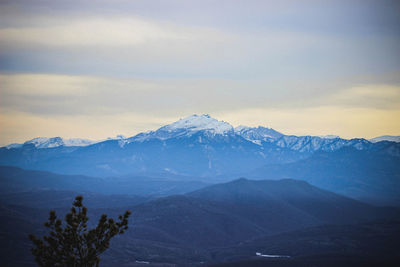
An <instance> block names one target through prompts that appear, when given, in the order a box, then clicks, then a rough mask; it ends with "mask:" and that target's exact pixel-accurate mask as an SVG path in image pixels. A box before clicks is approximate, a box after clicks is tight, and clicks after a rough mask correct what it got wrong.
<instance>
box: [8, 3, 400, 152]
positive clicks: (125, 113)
mask: <svg viewBox="0 0 400 267" xmlns="http://www.w3.org/2000/svg"><path fill="white" fill-rule="evenodd" d="M194 113H198V114H199V113H208V114H210V115H211V116H213V117H215V118H217V119H221V120H225V121H228V122H230V123H231V124H233V125H234V126H237V125H240V124H244V125H249V126H256V125H263V126H267V127H272V128H274V129H276V130H279V131H281V132H283V133H286V134H297V135H324V134H336V135H340V136H342V137H345V138H352V137H366V138H371V137H375V136H379V135H384V134H390V135H400V4H399V1H385V0H376V1H370V0H346V1H344V0H343V1H341V0H333V1H329V0H326V1H324V0H319V1H316V0H315V1H309V0H306V1H296V0H293V1H288V0H281V1H266V0H264V1H261V0H259V1H256V0H243V1H242V0H237V1H235V0H229V1H228V0H201V1H200V0H199V1H194V0H193V1H190V0H132V1H128V0H121V1H117V0H87V1H82V0H69V1H59V0H37V1H33V0H25V1H20V0H9V1H4V0H0V145H5V144H8V143H13V142H23V141H25V140H27V139H31V138H34V137H37V136H47V137H51V136H62V137H82V138H90V139H103V138H106V137H110V136H115V135H117V134H124V135H126V136H132V135H134V134H136V133H138V132H140V131H144V130H150V129H156V128H158V127H159V126H161V125H164V124H166V123H170V122H173V121H175V120H177V119H179V118H182V117H186V116H188V115H191V114H194Z"/></svg>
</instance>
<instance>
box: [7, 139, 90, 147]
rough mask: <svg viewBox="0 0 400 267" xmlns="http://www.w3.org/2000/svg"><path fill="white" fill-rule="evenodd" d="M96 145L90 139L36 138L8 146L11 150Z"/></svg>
mask: <svg viewBox="0 0 400 267" xmlns="http://www.w3.org/2000/svg"><path fill="white" fill-rule="evenodd" d="M94 143H96V141H92V140H88V139H81V138H71V139H64V138H61V137H51V138H48V137H36V138H33V139H32V140H29V141H26V142H25V143H23V144H11V145H8V146H6V148H7V149H11V148H20V147H22V146H24V145H29V144H32V145H34V146H35V147H36V148H52V147H59V146H88V145H91V144H94Z"/></svg>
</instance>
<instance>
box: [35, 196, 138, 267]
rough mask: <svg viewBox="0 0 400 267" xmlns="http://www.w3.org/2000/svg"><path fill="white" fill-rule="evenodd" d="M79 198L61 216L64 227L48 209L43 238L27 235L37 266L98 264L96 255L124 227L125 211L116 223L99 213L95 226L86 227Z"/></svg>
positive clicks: (126, 226)
mask: <svg viewBox="0 0 400 267" xmlns="http://www.w3.org/2000/svg"><path fill="white" fill-rule="evenodd" d="M82 200H83V197H82V196H77V197H76V198H75V201H74V202H73V206H72V208H71V211H70V212H69V213H68V214H67V215H66V216H65V222H66V225H65V226H63V223H62V221H61V219H57V216H56V212H55V211H54V210H52V211H50V215H49V219H48V221H47V222H46V223H45V224H44V225H45V226H46V227H47V228H48V229H49V230H50V232H49V235H45V236H43V239H41V238H37V237H36V236H34V235H32V234H31V235H29V238H30V239H31V240H32V242H33V243H34V245H35V247H34V248H32V249H31V251H32V254H33V255H34V257H35V260H36V262H37V263H38V265H39V266H46V267H47V266H49V267H50V266H72V267H75V266H82V267H91V266H99V263H100V254H101V253H103V252H104V251H105V250H106V249H107V248H108V247H109V245H110V240H111V238H113V237H114V236H115V235H117V234H123V233H124V232H125V231H126V230H127V229H128V217H129V216H130V214H131V212H130V211H129V210H127V211H126V212H125V214H124V215H120V216H119V217H118V218H119V221H118V222H115V221H114V220H113V219H112V218H107V215H106V214H103V215H102V216H101V218H100V220H99V222H98V224H97V226H96V228H94V229H91V230H88V229H87V221H88V220H89V218H88V216H87V208H86V207H85V206H83V204H82Z"/></svg>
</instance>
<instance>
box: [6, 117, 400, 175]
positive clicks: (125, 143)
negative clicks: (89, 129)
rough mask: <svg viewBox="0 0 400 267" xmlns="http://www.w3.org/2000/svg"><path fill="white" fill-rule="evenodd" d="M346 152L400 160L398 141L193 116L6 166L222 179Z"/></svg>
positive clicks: (17, 152) (50, 142) (13, 159)
mask: <svg viewBox="0 0 400 267" xmlns="http://www.w3.org/2000/svg"><path fill="white" fill-rule="evenodd" d="M32 145H33V146H32ZM49 148H57V149H56V150H54V149H49ZM344 148H349V149H353V150H358V151H364V150H365V151H370V150H371V151H379V153H383V154H388V155H391V156H395V157H400V144H399V143H395V142H378V143H372V142H370V141H368V140H365V139H351V140H347V139H342V138H339V137H335V138H326V137H318V136H292V135H285V134H283V133H280V132H278V131H276V130H274V129H271V128H265V127H261V126H260V127H254V128H251V127H246V126H238V127H236V128H234V127H233V126H232V125H230V124H229V123H227V122H224V121H219V120H216V119H214V118H212V117H210V116H209V115H192V116H189V117H186V118H183V119H180V120H178V121H176V122H173V123H171V124H168V125H165V126H163V127H161V128H159V129H157V130H153V131H149V132H145V133H140V134H138V135H135V136H133V137H129V138H125V137H124V136H118V137H117V138H110V139H107V140H103V141H100V142H93V141H89V140H81V139H72V140H71V139H69V140H68V139H62V138H60V137H55V138H35V139H33V140H30V141H27V142H25V144H23V145H15V144H14V145H10V146H8V147H3V148H0V165H12V166H18V167H22V168H27V169H40V170H48V171H54V172H58V173H64V174H86V175H93V176H114V175H125V174H130V173H146V172H168V173H173V174H179V175H190V176H216V175H228V174H232V173H245V172H247V171H250V170H253V169H256V168H259V167H261V166H264V165H266V164H283V163H288V162H295V161H298V160H301V159H306V158H308V157H310V156H312V155H313V154H314V153H317V152H334V151H338V150H340V149H344Z"/></svg>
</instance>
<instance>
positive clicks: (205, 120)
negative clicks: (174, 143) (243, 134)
mask: <svg viewBox="0 0 400 267" xmlns="http://www.w3.org/2000/svg"><path fill="white" fill-rule="evenodd" d="M161 129H162V130H164V131H170V132H172V131H176V130H181V129H185V130H188V131H191V132H196V131H203V130H207V131H210V132H213V133H216V134H224V133H226V132H231V131H232V130H233V127H232V125H230V124H229V123H227V122H224V121H218V120H216V119H214V118H211V117H210V116H209V115H207V114H203V115H200V116H199V115H192V116H189V117H186V118H184V119H180V120H178V121H176V122H174V123H171V124H169V125H166V126H164V127H162V128H161Z"/></svg>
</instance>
